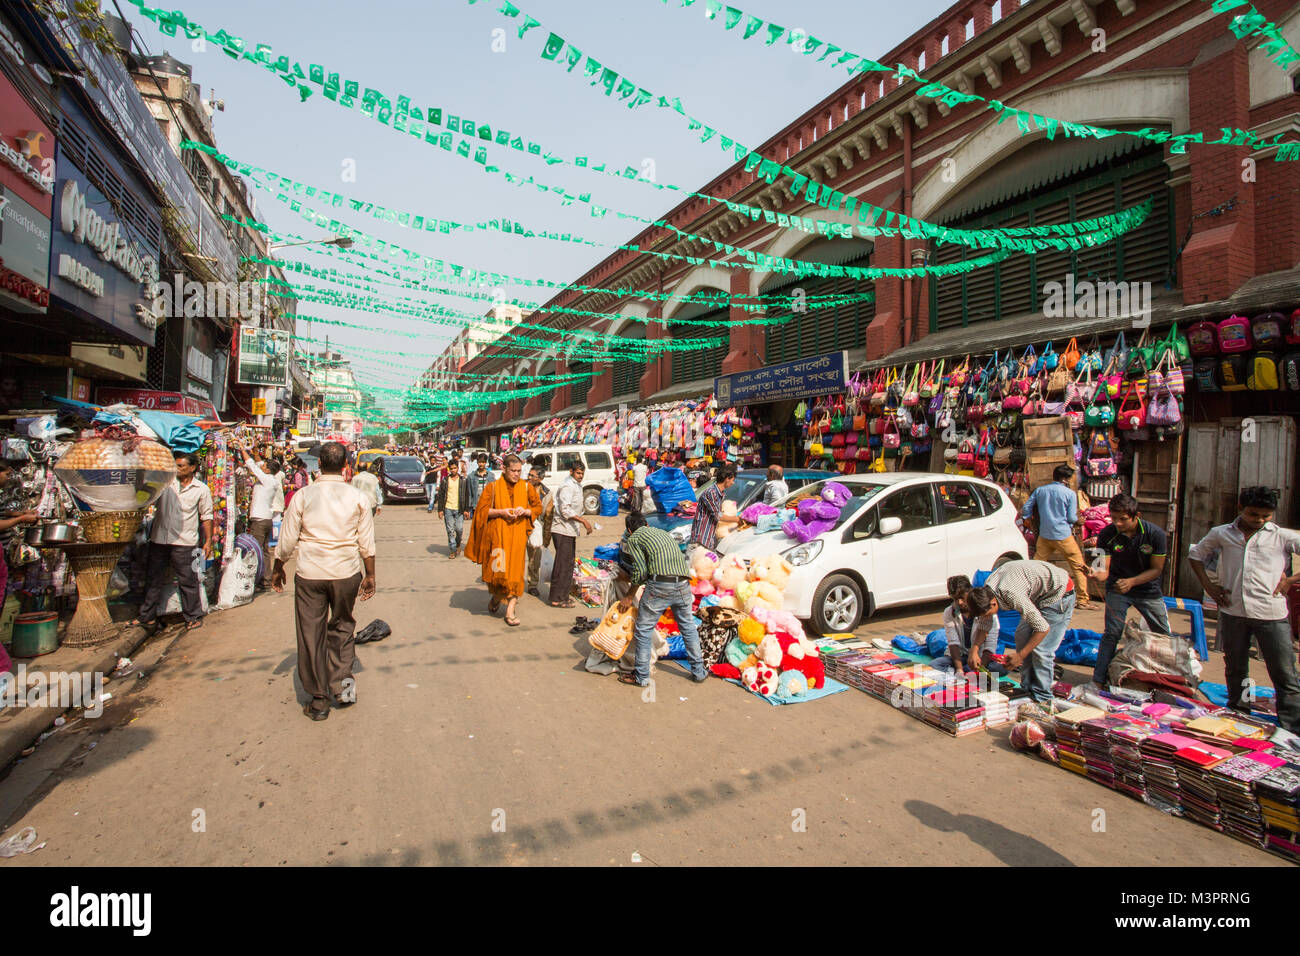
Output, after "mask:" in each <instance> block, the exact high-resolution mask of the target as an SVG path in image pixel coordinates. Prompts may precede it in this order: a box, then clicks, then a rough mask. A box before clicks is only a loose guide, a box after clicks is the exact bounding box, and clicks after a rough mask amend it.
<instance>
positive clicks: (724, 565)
mask: <svg viewBox="0 0 1300 956" xmlns="http://www.w3.org/2000/svg"><path fill="white" fill-rule="evenodd" d="M746 573H747V572H746V570H745V562H744V561H742V560H740V558H738V557H736V556H735V555H732V556H731V557H729V558H723V559H722V561H721V563H719V565H718V569H717V570H716V571H714V572H713V583H714V585H715V586H716V587H717V588H718V590H719V591H730V592H731V593H732V594H734V593H736V588H737V587H739V586H740V584H741V583H742V582H743V581H744V580H745V575H746Z"/></svg>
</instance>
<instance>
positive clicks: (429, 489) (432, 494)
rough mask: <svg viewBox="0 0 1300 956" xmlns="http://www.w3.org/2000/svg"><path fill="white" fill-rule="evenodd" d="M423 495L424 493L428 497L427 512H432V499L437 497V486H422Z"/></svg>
mask: <svg viewBox="0 0 1300 956" xmlns="http://www.w3.org/2000/svg"><path fill="white" fill-rule="evenodd" d="M424 493H425V494H426V495H427V496H428V498H429V511H432V510H433V502H434V499H436V498H437V497H438V486H437V485H425V486H424Z"/></svg>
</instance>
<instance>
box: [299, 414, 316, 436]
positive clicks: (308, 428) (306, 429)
mask: <svg viewBox="0 0 1300 956" xmlns="http://www.w3.org/2000/svg"><path fill="white" fill-rule="evenodd" d="M315 432H316V426H315V424H313V423H312V420H311V416H310V415H299V416H298V434H299V435H312V434H315Z"/></svg>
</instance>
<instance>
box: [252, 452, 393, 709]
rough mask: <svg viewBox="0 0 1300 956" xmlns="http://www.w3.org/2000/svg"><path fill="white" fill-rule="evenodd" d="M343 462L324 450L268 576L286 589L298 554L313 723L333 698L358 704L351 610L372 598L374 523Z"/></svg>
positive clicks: (301, 642) (342, 456)
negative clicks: (347, 479)
mask: <svg viewBox="0 0 1300 956" xmlns="http://www.w3.org/2000/svg"><path fill="white" fill-rule="evenodd" d="M346 461H347V459H346V453H345V452H344V450H343V446H342V445H340V444H339V443H338V442H326V443H325V444H324V445H322V446H321V449H320V472H321V473H320V478H318V479H317V480H316V481H315V482H314V483H313V484H312V485H311V487H309V488H304V489H303V490H302V491H300V492H298V494H296V495H294V496H293V500H292V501H291V502H289V510H288V511H286V512H285V515H284V526H283V528H281V533H280V544H279V546H278V547H277V548H276V551H275V568H274V570H273V571H272V572H271V587H273V588H275V590H276V591H277V592H282V591H283V590H284V584H285V571H284V565H285V562H286V561H288V560H289V559H290V558H291V557H293V554H294V551H295V549H296V550H297V552H298V567H297V569H296V571H295V573H294V577H293V608H294V619H295V621H296V622H297V631H298V680H299V681H300V682H301V684H302V689H303V691H304V692H306V693H307V694H310V695H311V701H310V703H308V704H307V706H306V707H304V708H303V711H302V712H303V713H304V714H306V715H307V716H308V717H310V718H311V719H312V720H324V719H325V718H327V717H328V716H329V715H330V695H331V694H333V695H334V696H335V697H336V698H337V699H338V704H339V706H340V707H346V706H348V705H349V704H351V703H354V702H355V700H356V697H355V690H354V688H352V687H351V686H350V685H349V684H347V683H345V682H347V681H350V680H351V679H352V665H353V662H354V660H355V658H356V655H355V646H356V645H355V644H354V642H353V635H354V633H355V632H356V627H357V621H356V618H355V617H353V616H352V610H353V608H354V607H355V605H356V601H357V597H358V596H360V598H361V600H363V601H368V600H370V598H371V597H373V596H374V593H375V519H374V515H373V514H371V507H370V502H369V501H367V500H366V496H365V495H364V494H363V493H362V492H361V491H360V490H358V489H357V488H354V487H353V486H352V485H350V484H348V483H347V482H345V481H344V480H343V469H344V466H345V464H346ZM363 569H364V572H365V573H364V575H363V574H362V571H363Z"/></svg>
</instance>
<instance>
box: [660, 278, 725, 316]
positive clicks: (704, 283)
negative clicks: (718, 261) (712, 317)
mask: <svg viewBox="0 0 1300 956" xmlns="http://www.w3.org/2000/svg"><path fill="white" fill-rule="evenodd" d="M700 289H716V290H718V291H719V292H722V293H723V294H724V295H731V273H730V272H728V271H727V270H726V269H720V268H717V267H716V266H696V267H695V268H694V269H692V270H691V271H690V272H688V273H686V275H684V276H682V277H681V279H679V280H678V281H677V283H676V284H675V285H674V286H673V287H672V289H669V290H667V291H669V292H672V293H673V294H674V295H691V294H693V293H695V292H698V291H699V290H700ZM689 304H690V303H686V302H683V301H682V300H681V299H673V300H671V301H669V302H667V303H665V304H664V319H665V320H668V319H671V318H672V317H673V316H674V315H676V314H677V313H678V312H680V311H681V310H682V309H683V308H684V307H685V306H687V305H689Z"/></svg>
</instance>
